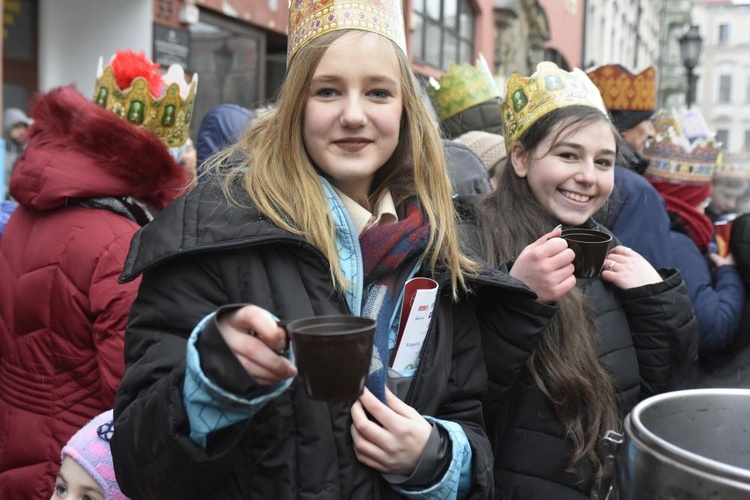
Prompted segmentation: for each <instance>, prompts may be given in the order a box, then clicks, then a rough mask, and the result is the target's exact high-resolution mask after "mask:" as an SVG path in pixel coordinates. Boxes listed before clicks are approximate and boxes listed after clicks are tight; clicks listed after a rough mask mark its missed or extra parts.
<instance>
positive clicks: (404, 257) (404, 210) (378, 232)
mask: <svg viewBox="0 0 750 500" xmlns="http://www.w3.org/2000/svg"><path fill="white" fill-rule="evenodd" d="M397 215H398V217H399V221H398V222H397V223H395V224H388V225H385V226H375V227H373V228H371V229H368V230H367V231H365V232H364V233H362V235H361V236H360V237H359V244H360V247H361V248H362V262H363V264H364V268H365V269H364V271H365V287H364V297H363V303H362V315H363V316H367V317H368V318H375V319H377V321H378V325H377V327H376V330H375V342H374V345H373V352H372V364H371V365H370V374H369V376H368V377H367V388H368V389H369V390H370V391H371V392H372V393H373V394H374V395H375V396H377V397H378V399H380V400H381V401H383V402H385V382H386V376H387V371H388V340H389V335H390V330H391V320H392V318H393V311H394V308H395V304H396V302H397V300H398V297H399V295H398V294H400V292H401V290H402V289H403V287H404V284H405V283H406V280H407V279H408V277H409V276H408V275H409V273H410V272H411V266H405V264H407V263H409V262H414V261H415V259H416V258H418V257H419V256H420V255H421V254H422V253H423V252H424V250H425V247H426V245H427V239H428V237H429V234H430V226H429V224H428V223H427V222H426V221H425V218H424V214H423V213H422V208H421V207H420V205H419V203H418V201H417V200H416V199H410V200H407V201H406V202H404V203H402V204H401V206H400V207H399V209H398V214H397Z"/></svg>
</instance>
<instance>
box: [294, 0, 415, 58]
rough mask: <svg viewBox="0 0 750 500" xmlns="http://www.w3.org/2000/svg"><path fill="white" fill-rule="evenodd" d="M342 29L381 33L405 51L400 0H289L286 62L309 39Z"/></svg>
mask: <svg viewBox="0 0 750 500" xmlns="http://www.w3.org/2000/svg"><path fill="white" fill-rule="evenodd" d="M342 29H359V30H364V31H370V32H373V33H377V34H379V35H383V36H384V37H386V38H389V39H390V40H392V41H393V42H394V43H395V44H396V45H398V46H399V47H400V48H401V50H402V51H403V52H404V54H406V34H405V32H404V13H403V10H402V8H401V2H400V0H357V1H352V0H289V46H288V48H287V63H288V62H290V61H291V60H292V58H293V57H294V55H295V54H296V53H297V51H299V49H300V48H301V47H303V46H304V45H305V44H307V43H308V42H309V41H310V40H313V39H314V38H315V37H317V36H320V35H322V34H324V33H329V32H331V31H336V30H342ZM363 56H364V54H363Z"/></svg>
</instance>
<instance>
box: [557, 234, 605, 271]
mask: <svg viewBox="0 0 750 500" xmlns="http://www.w3.org/2000/svg"><path fill="white" fill-rule="evenodd" d="M560 237H561V238H563V239H564V240H565V241H567V242H568V248H570V249H572V250H573V252H575V254H576V256H575V259H573V266H574V267H575V270H574V271H573V276H575V277H576V278H596V277H597V276H599V274H600V273H601V272H602V266H604V260H605V259H606V258H607V253H608V252H609V244H610V243H611V242H612V236H611V235H609V234H607V233H605V232H602V231H597V230H596V229H586V228H581V227H574V228H570V229H564V230H563V232H562V235H560Z"/></svg>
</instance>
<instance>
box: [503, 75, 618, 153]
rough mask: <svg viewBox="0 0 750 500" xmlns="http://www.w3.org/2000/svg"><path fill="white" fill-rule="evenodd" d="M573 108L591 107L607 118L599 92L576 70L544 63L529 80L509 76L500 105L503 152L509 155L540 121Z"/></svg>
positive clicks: (519, 76) (517, 76)
mask: <svg viewBox="0 0 750 500" xmlns="http://www.w3.org/2000/svg"><path fill="white" fill-rule="evenodd" d="M574 105H583V106H591V107H593V108H596V109H598V110H600V111H601V112H602V114H603V115H604V116H605V117H607V118H608V117H609V114H608V113H607V108H606V107H605V106H604V101H603V100H602V95H601V93H600V92H599V89H598V88H596V86H595V85H594V84H593V83H592V82H591V80H590V79H589V77H588V76H586V73H584V72H583V71H581V70H580V69H578V68H574V69H573V71H570V72H568V71H565V70H562V69H560V68H558V67H557V65H556V64H555V63H552V62H549V61H545V62H541V63H539V64H538V65H537V67H536V71H535V72H534V74H532V75H531V76H530V77H528V78H526V77H523V76H521V75H519V74H518V73H515V74H513V75H511V76H510V78H509V79H508V82H507V83H506V84H505V100H504V101H503V103H502V105H501V109H502V118H503V129H504V132H505V146H506V150H507V151H508V152H510V150H511V147H512V146H513V144H514V143H515V142H516V141H517V140H518V138H519V137H521V135H522V134H523V133H524V132H526V131H527V130H528V129H529V127H530V126H531V125H533V124H534V123H536V121H537V120H538V119H539V118H541V117H543V116H544V115H546V114H547V113H549V112H551V111H554V110H556V109H560V108H564V107H567V106H574Z"/></svg>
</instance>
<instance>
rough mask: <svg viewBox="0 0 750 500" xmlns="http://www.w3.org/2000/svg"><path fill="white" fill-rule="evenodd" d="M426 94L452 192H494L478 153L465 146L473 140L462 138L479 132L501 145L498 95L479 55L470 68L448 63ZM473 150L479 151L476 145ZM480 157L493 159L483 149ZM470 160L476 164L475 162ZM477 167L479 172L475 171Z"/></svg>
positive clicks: (485, 165) (468, 193) (470, 193)
mask: <svg viewBox="0 0 750 500" xmlns="http://www.w3.org/2000/svg"><path fill="white" fill-rule="evenodd" d="M427 91H428V93H429V95H430V98H431V101H432V105H433V108H434V110H435V112H436V114H437V123H438V126H439V128H440V132H441V133H442V135H443V146H444V149H445V156H446V161H447V164H448V169H449V171H450V176H451V180H452V182H453V185H454V192H455V193H456V194H461V195H485V194H488V193H490V192H491V191H492V190H493V189H494V187H493V185H492V183H491V181H490V177H491V174H490V173H489V170H490V167H489V166H488V165H487V163H486V161H485V159H482V156H481V155H480V154H479V149H474V148H472V147H470V146H469V144H470V143H471V144H474V141H475V140H476V138H475V137H471V138H469V137H464V135H465V134H467V133H471V132H477V131H481V132H485V133H488V134H493V135H494V136H495V141H494V142H495V144H498V145H500V144H502V142H503V137H502V130H503V123H502V117H501V115H500V91H499V90H498V89H497V85H496V84H495V79H494V77H493V76H492V72H491V71H490V68H489V66H488V65H487V62H486V61H485V59H484V57H483V56H482V55H481V54H480V55H479V58H477V61H476V64H475V65H474V66H472V65H471V64H469V63H464V64H461V65H458V64H455V63H451V64H450V65H449V67H448V71H447V72H446V73H445V74H443V75H442V76H441V77H440V79H439V80H435V79H434V78H431V79H430V80H429V85H428V87H427ZM498 138H499V139H498ZM476 146H477V147H479V144H476ZM504 150H505V149H504V148H502V149H501V150H498V153H501V152H502V153H503V154H504ZM469 151H470V152H471V154H470V155H469V154H468V152H469ZM482 153H484V155H485V157H486V159H489V158H490V157H492V156H494V155H493V154H492V153H489V152H488V151H487V150H486V148H485V149H483V150H482ZM474 156H476V157H477V158H479V160H480V161H479V162H477V161H476V158H474ZM478 165H481V166H482V167H483V168H481V169H479V168H478Z"/></svg>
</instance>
